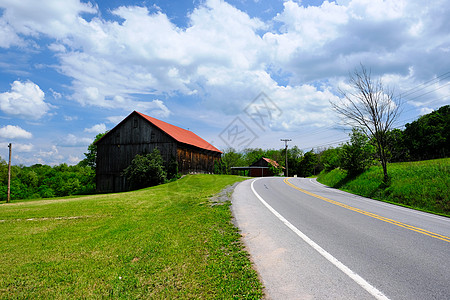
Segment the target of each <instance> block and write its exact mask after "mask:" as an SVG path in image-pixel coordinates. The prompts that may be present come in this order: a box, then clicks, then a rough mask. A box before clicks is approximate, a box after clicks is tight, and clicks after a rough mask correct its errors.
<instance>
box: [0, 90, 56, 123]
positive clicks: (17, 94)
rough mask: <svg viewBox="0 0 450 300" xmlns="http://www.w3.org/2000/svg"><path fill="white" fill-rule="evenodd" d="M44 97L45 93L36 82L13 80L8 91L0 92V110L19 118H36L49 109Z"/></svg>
mask: <svg viewBox="0 0 450 300" xmlns="http://www.w3.org/2000/svg"><path fill="white" fill-rule="evenodd" d="M44 98H45V94H44V92H43V91H42V90H41V89H40V88H39V86H38V85H37V84H35V83H33V82H31V81H26V82H21V81H14V82H13V83H12V84H11V91H10V92H5V93H1V94H0V110H2V111H3V112H5V113H7V114H9V115H13V116H18V117H20V118H28V119H32V120H37V119H40V118H42V117H43V116H44V115H45V114H47V112H48V111H49V110H50V105H49V104H48V103H46V102H45V101H44Z"/></svg>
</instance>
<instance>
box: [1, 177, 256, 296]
mask: <svg viewBox="0 0 450 300" xmlns="http://www.w3.org/2000/svg"><path fill="white" fill-rule="evenodd" d="M240 180H243V179H242V178H240V177H236V176H218V175H195V176H186V177H184V178H183V179H181V180H178V181H175V182H172V183H169V184H165V185H160V186H157V187H152V188H148V189H145V190H140V191H134V192H129V193H119V194H108V195H95V196H84V197H79V198H63V199H51V200H37V201H27V202H13V203H11V204H1V205H0V232H1V235H0V298H2V299H11V298H30V299H68V298H72V299H73V298H77V299H79V298H126V299H137V298H145V299H148V298H151V299H174V298H195V299H206V298H208V299H212V298H213V299H233V298H234V299H259V298H261V297H262V287H261V284H260V282H259V281H258V278H257V274H256V272H255V271H254V270H253V269H252V265H251V263H250V260H249V257H248V254H247V253H246V252H245V251H243V246H242V244H241V243H240V241H239V238H240V236H239V234H238V231H237V229H236V228H235V227H234V226H233V225H232V223H231V222H230V220H231V212H230V209H229V205H230V203H229V202H227V203H225V204H223V205H211V201H210V200H209V199H210V198H211V196H213V195H214V194H216V193H218V192H219V191H220V190H221V189H223V188H224V187H225V186H227V185H230V184H233V183H234V182H236V181H240Z"/></svg>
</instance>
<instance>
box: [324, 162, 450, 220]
mask: <svg viewBox="0 0 450 300" xmlns="http://www.w3.org/2000/svg"><path fill="white" fill-rule="evenodd" d="M388 174H389V176H390V183H389V185H388V186H385V184H383V181H382V180H383V172H382V169H381V167H380V166H373V167H371V168H370V169H369V170H367V171H365V172H364V173H362V174H361V175H359V176H356V177H354V178H349V177H348V176H347V173H346V172H345V171H343V170H339V169H335V170H333V171H331V172H328V173H325V172H322V173H321V174H320V175H319V177H318V179H317V180H318V181H319V182H321V183H323V184H326V185H328V186H331V187H336V188H339V189H342V190H345V191H348V192H351V193H354V194H357V195H361V196H365V197H369V198H373V199H377V200H382V201H386V202H390V203H395V204H399V205H403V206H407V207H411V208H414V209H419V210H423V211H428V212H432V213H436V214H441V215H446V216H450V192H449V191H450V158H445V159H436V160H428V161H419V162H404V163H393V164H389V165H388Z"/></svg>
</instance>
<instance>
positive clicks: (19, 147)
mask: <svg viewBox="0 0 450 300" xmlns="http://www.w3.org/2000/svg"><path fill="white" fill-rule="evenodd" d="M13 147H14V148H13V149H14V152H20V153H21V152H32V151H33V149H34V145H33V144H13Z"/></svg>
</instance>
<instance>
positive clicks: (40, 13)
mask: <svg viewBox="0 0 450 300" xmlns="http://www.w3.org/2000/svg"><path fill="white" fill-rule="evenodd" d="M5 3H7V5H3V6H2V5H1V4H0V7H5V10H4V15H3V16H2V18H1V19H0V27H1V28H5V29H7V30H5V31H4V32H5V33H4V34H5V35H6V34H7V35H8V37H5V42H4V43H5V44H4V45H3V47H9V46H11V45H14V44H17V43H19V42H21V40H20V39H19V37H20V38H22V39H27V38H28V37H31V39H37V38H38V37H39V35H42V34H43V35H46V36H48V37H50V38H53V40H52V41H50V42H49V43H48V45H49V46H47V48H46V49H49V50H50V51H53V52H54V53H55V56H56V57H57V58H58V61H59V65H58V66H57V70H58V71H59V72H60V73H62V74H63V75H65V76H67V77H69V78H71V79H72V83H71V89H72V91H73V93H72V97H71V98H72V99H74V100H76V101H78V102H79V103H80V104H82V105H83V106H98V107H102V108H107V109H124V110H127V111H128V110H130V111H131V110H134V109H136V110H138V111H141V112H144V113H147V114H150V115H155V116H157V117H167V116H169V115H170V113H171V110H169V108H168V107H170V108H171V109H172V108H174V107H175V105H174V106H172V105H171V101H172V99H177V98H178V97H184V96H185V97H186V98H189V99H194V100H188V101H199V102H201V104H202V106H203V107H205V108H206V109H209V110H212V111H220V112H221V113H223V114H227V115H233V114H234V115H236V114H239V113H241V112H242V110H243V109H244V108H245V107H246V105H247V104H248V103H249V102H250V101H252V100H253V99H254V97H255V96H256V95H258V94H259V93H260V92H261V91H265V92H266V93H267V94H268V95H269V96H270V97H271V98H273V99H274V101H277V105H279V106H280V108H282V110H283V111H284V112H285V115H284V117H283V118H280V119H277V120H274V123H273V124H272V125H271V126H273V128H278V129H280V130H281V129H286V128H288V129H294V128H298V127H299V126H302V125H319V123H321V122H324V120H325V121H329V120H331V119H332V117H331V113H330V110H329V103H328V101H329V100H330V98H333V97H336V96H334V94H335V92H334V91H335V89H336V87H337V83H339V82H341V80H342V78H347V76H348V72H349V71H352V70H353V69H354V68H355V67H357V66H358V65H359V63H363V64H365V65H366V66H367V67H368V68H371V69H372V70H373V72H374V75H377V74H386V75H387V76H386V77H385V78H387V79H388V80H390V82H392V83H395V84H398V85H399V86H400V91H404V90H408V89H409V88H411V87H412V86H414V85H417V84H418V83H420V82H423V81H424V79H428V78H432V77H433V76H436V75H439V74H442V73H445V72H446V71H448V67H449V63H450V62H449V58H448V57H449V56H448V53H449V49H450V32H449V31H448V28H449V26H450V21H449V20H450V19H449V18H448V15H449V14H450V6H448V5H446V4H447V3H446V1H444V0H437V1H433V2H427V3H423V2H422V1H412V0H411V1H402V0H388V1H381V0H373V1H369V0H349V1H339V2H328V1H324V2H323V3H322V4H321V5H320V6H317V7H315V6H308V7H306V6H303V5H302V2H301V1H285V2H284V8H283V10H282V11H281V12H279V13H278V14H277V15H276V16H275V17H274V18H273V20H271V21H269V22H267V23H264V22H262V21H261V20H259V19H257V18H252V17H250V16H249V14H247V13H245V12H243V11H240V10H238V9H237V8H235V7H233V6H232V5H230V4H228V3H227V2H225V1H219V0H207V1H204V2H202V3H201V4H199V5H198V6H197V7H196V8H195V9H193V10H192V12H190V13H189V14H188V15H187V18H188V22H187V25H186V26H185V27H178V26H177V25H176V24H175V23H174V22H172V21H171V19H170V18H169V17H168V16H167V15H166V14H165V13H164V12H162V11H161V10H157V11H156V12H155V10H153V9H151V8H147V7H138V6H128V7H127V6H122V7H118V8H116V9H112V10H111V13H112V14H113V15H114V17H115V20H107V19H105V18H103V17H102V16H101V15H100V14H99V12H98V9H97V8H96V7H94V6H92V5H90V4H86V3H81V2H79V1H77V0H70V1H67V3H66V2H64V4H61V3H62V2H60V1H58V0H51V1H50V0H49V1H44V3H43V4H42V5H41V4H40V3H37V2H36V1H32V0H26V1H25V2H24V3H25V4H23V5H22V4H20V5H19V4H18V3H19V2H17V1H13V0H8V1H7V2H5ZM38 6H39V7H38ZM36 12H37V13H36ZM83 13H88V14H91V15H90V17H92V18H90V19H87V18H86V19H84V18H83V15H82V14H83ZM117 19H120V22H118V21H117ZM1 22H3V23H1ZM0 43H1V42H0ZM0 46H1V45H0ZM411 70H413V71H414V72H412V71H411ZM389 76H390V77H389ZM51 91H52V90H51ZM439 92H442V93H444V89H442V90H440V91H437V90H436V92H434V93H433V94H437V93H439ZM5 94H6V93H4V94H2V95H1V96H0V97H2V98H0V104H2V103H3V104H4V103H6V101H5V100H4V98H5V96H4V95H5ZM54 97H55V99H57V98H59V97H58V94H54ZM442 97H443V96H442ZM442 97H441V99H445V98H442ZM7 99H11V98H7ZM161 99H163V100H161ZM444 101H447V100H442V101H441V102H444ZM10 102H11V101H9V100H8V102H7V103H6V104H8V105H10ZM42 102H43V98H42ZM441 102H439V103H441ZM6 104H5V105H6ZM169 104H170V105H169ZM183 105H184V103H183ZM420 105H424V102H422V101H420ZM186 106H188V104H186ZM0 108H1V109H2V110H3V111H5V112H6V108H5V109H4V108H3V106H0ZM48 109H49V108H48V107H47V110H48ZM47 110H44V114H45V113H46V112H47ZM12 111H14V110H13V109H12V108H11V109H9V110H8V113H9V114H12ZM37 111H42V110H37ZM34 115H35V114H34ZM122 119H123V118H120V119H115V120H114V122H113V123H115V124H116V123H117V122H118V121H120V120H122ZM110 121H111V120H110ZM92 130H94V129H92ZM66 140H67V141H69V140H71V143H72V144H78V142H79V141H78V140H77V141H75V140H76V138H71V139H66ZM66 144H68V143H66ZM69 144H70V143H69Z"/></svg>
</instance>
